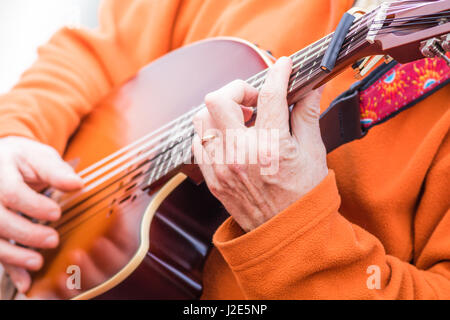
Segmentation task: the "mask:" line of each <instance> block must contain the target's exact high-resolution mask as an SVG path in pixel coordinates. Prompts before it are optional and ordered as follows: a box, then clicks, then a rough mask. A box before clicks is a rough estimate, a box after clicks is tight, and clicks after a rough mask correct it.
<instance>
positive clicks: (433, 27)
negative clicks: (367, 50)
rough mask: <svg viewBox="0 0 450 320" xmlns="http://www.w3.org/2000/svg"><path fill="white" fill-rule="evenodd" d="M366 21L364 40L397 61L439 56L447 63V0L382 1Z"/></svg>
mask: <svg viewBox="0 0 450 320" xmlns="http://www.w3.org/2000/svg"><path fill="white" fill-rule="evenodd" d="M372 15H373V18H372V19H370V20H369V31H368V35H367V38H366V40H367V41H368V42H369V43H371V44H372V45H375V46H377V47H378V50H379V53H380V54H385V55H389V56H391V57H393V58H394V59H395V60H397V61H398V62H400V63H408V62H412V61H415V60H418V59H421V58H424V57H436V56H438V57H441V58H443V59H446V60H447V63H450V60H449V59H448V58H447V57H446V53H447V52H448V51H449V49H450V42H449V41H450V23H449V22H450V0H428V1H426V0H425V1H424V0H423V1H414V0H409V1H396V2H391V3H384V4H383V5H382V6H381V7H379V8H378V9H376V10H375V11H374V12H373V13H372Z"/></svg>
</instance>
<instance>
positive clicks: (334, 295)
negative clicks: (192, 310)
mask: <svg viewBox="0 0 450 320" xmlns="http://www.w3.org/2000/svg"><path fill="white" fill-rule="evenodd" d="M448 181H450V136H449V135H447V139H446V140H445V142H444V143H443V145H442V147H441V151H440V152H439V154H438V155H437V156H436V158H435V161H434V164H433V166H432V168H431V169H430V171H429V174H428V176H427V178H426V181H425V184H424V191H423V196H422V198H421V201H420V204H418V207H417V212H416V223H415V248H416V252H415V256H414V260H413V261H412V262H411V263H407V262H404V261H401V260H399V259H398V258H396V257H394V256H390V255H388V254H386V252H385V249H384V247H383V245H382V243H381V242H380V241H379V240H378V239H377V238H376V237H375V236H373V235H372V234H370V233H368V232H367V231H365V230H364V229H363V228H361V227H359V226H357V225H355V224H352V223H350V222H349V221H348V220H346V219H345V218H344V217H343V216H342V215H340V214H339V212H338V209H339V206H340V197H339V192H338V188H337V186H336V181H335V175H334V173H333V171H330V174H329V176H328V177H327V178H326V179H325V180H324V181H323V182H322V183H321V184H320V185H319V186H318V187H317V188H316V189H315V190H313V191H312V192H310V193H309V194H308V195H306V196H305V197H304V198H302V199H300V200H299V201H298V202H297V203H295V204H293V205H292V206H291V207H290V208H288V209H287V210H285V211H284V212H281V213H280V214H279V215H277V216H276V217H275V218H273V219H272V220H270V221H269V222H267V223H266V224H264V225H262V226H261V227H259V228H258V229H256V230H254V231H252V232H250V233H248V234H244V233H243V231H242V230H241V229H240V227H239V226H238V225H237V223H236V222H234V221H233V220H232V219H229V220H227V221H226V222H225V223H224V224H223V225H222V226H221V227H220V228H219V230H218V231H217V233H216V234H215V236H214V244H215V245H216V247H217V248H218V249H219V251H220V252H221V254H222V255H223V257H224V259H225V261H226V262H227V264H228V265H229V266H230V268H231V270H232V272H233V273H234V276H235V277H236V279H237V282H238V284H239V286H240V287H241V289H242V290H243V292H244V294H245V296H246V298H248V299H437V298H445V299H449V298H450V242H449V241H450V240H449V237H448V230H450V210H449V207H450V203H449V202H450V197H449V191H448ZM374 268H375V269H374ZM377 269H378V271H379V275H380V277H379V279H380V281H379V282H378V284H379V285H380V286H379V289H377V282H376V280H375V279H376V278H375V277H376V272H378V271H376V270H377Z"/></svg>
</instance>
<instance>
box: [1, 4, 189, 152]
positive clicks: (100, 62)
mask: <svg viewBox="0 0 450 320" xmlns="http://www.w3.org/2000/svg"><path fill="white" fill-rule="evenodd" d="M181 2H182V0H168V1H159V0H151V1H150V0H134V1H128V0H106V1H104V2H103V3H102V7H101V10H100V19H99V20H100V26H99V28H98V29H97V30H95V31H88V30H83V29H69V28H64V29H62V30H61V31H59V32H58V33H57V34H56V35H54V36H53V37H52V39H51V40H50V42H49V43H48V44H46V45H44V46H42V47H41V48H40V49H39V59H38V60H37V62H36V63H35V64H34V65H33V66H32V67H31V68H30V69H29V70H28V71H26V72H25V73H24V74H23V76H22V78H21V80H20V82H19V83H18V84H17V85H16V86H15V87H14V88H13V90H12V91H11V92H9V93H8V94H6V95H3V96H0V137H2V136H8V135H19V136H25V137H28V138H32V139H37V140H39V141H42V142H44V143H47V144H49V145H52V146H53V147H55V148H57V149H58V150H59V151H60V152H62V151H63V150H64V148H65V145H66V143H67V140H68V138H69V137H70V135H71V134H72V133H73V132H74V131H75V130H76V128H77V126H78V124H79V123H80V120H81V119H82V117H83V116H85V115H86V114H88V113H89V112H90V111H91V110H92V108H93V107H94V106H95V105H96V104H97V103H98V102H100V100H101V99H102V98H103V97H105V95H107V94H108V93H109V92H110V90H111V89H112V88H114V87H115V86H117V85H119V84H121V83H123V82H124V81H125V80H127V79H128V78H130V77H131V76H133V75H134V74H135V73H136V72H137V71H138V70H139V69H140V68H141V67H142V66H144V65H145V64H147V63H148V62H150V61H151V60H153V59H156V58H158V57H159V56H161V55H163V54H165V53H166V52H168V51H169V50H170V48H171V41H172V32H173V28H174V25H175V23H174V21H175V19H176V18H177V13H178V9H179V6H180V3H181Z"/></svg>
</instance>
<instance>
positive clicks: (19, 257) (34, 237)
mask: <svg viewBox="0 0 450 320" xmlns="http://www.w3.org/2000/svg"><path fill="white" fill-rule="evenodd" d="M82 186H83V181H82V180H81V178H80V177H78V176H77V175H76V174H75V172H74V171H73V169H72V168H71V167H70V166H69V165H68V164H67V163H65V162H64V161H63V160H62V159H61V157H60V156H59V154H58V153H57V152H56V151H55V150H54V149H52V148H51V147H49V146H46V145H43V144H40V143H38V142H35V141H33V140H30V139H26V138H20V137H6V138H1V139H0V263H2V264H3V265H4V267H5V269H6V271H7V273H8V274H9V275H10V277H11V280H12V281H13V282H14V284H15V285H16V287H17V289H18V291H19V292H21V293H24V292H26V291H27V290H28V289H29V287H30V284H31V280H30V276H29V274H28V272H27V270H30V271H36V270H39V269H40V268H41V267H42V264H43V258H42V255H41V254H39V253H37V252H36V251H34V250H32V249H31V248H42V249H46V248H55V247H57V246H58V243H59V237H58V233H57V232H56V231H55V230H53V229H51V228H49V227H46V226H43V225H40V224H36V223H33V222H31V219H37V220H41V221H55V220H58V219H59V218H60V215H61V210H60V207H59V206H58V204H57V203H56V202H54V201H53V200H51V199H49V198H48V197H45V196H44V195H41V194H39V191H42V190H43V189H44V188H45V187H53V188H55V189H58V190H60V191H74V190H77V189H80V188H81V187H82ZM19 213H20V214H19ZM25 247H29V248H30V249H28V248H25Z"/></svg>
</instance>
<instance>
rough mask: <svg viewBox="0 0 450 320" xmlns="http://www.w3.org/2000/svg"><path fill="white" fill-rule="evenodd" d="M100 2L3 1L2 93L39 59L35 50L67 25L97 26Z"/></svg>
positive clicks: (0, 41) (0, 26) (0, 12)
mask: <svg viewBox="0 0 450 320" xmlns="http://www.w3.org/2000/svg"><path fill="white" fill-rule="evenodd" d="M98 4H99V0H0V94H2V93H5V92H7V91H8V90H9V89H10V88H11V87H12V86H13V85H14V84H15V83H16V82H17V80H18V79H19V77H20V75H21V74H22V72H23V71H25V70H26V68H27V67H29V66H30V65H31V64H32V63H33V61H34V60H35V59H36V57H37V55H36V49H37V47H38V46H39V45H41V44H44V43H45V42H47V41H48V39H49V38H50V36H51V35H52V34H53V33H55V32H56V31H57V30H58V29H59V28H61V27H62V26H65V25H72V26H73V25H83V26H88V27H95V26H96V25H97V8H98Z"/></svg>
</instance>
